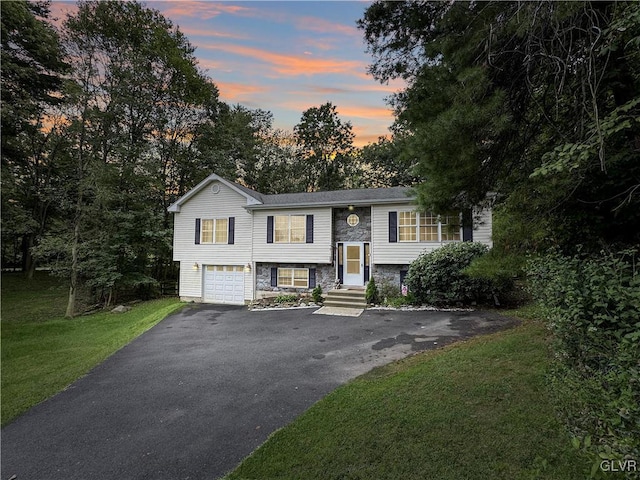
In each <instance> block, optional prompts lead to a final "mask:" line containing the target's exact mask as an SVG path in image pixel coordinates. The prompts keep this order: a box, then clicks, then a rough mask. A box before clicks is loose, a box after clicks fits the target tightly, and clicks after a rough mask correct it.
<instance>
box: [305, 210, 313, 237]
mask: <svg viewBox="0 0 640 480" xmlns="http://www.w3.org/2000/svg"><path fill="white" fill-rule="evenodd" d="M306 236H307V243H313V215H307V235H306Z"/></svg>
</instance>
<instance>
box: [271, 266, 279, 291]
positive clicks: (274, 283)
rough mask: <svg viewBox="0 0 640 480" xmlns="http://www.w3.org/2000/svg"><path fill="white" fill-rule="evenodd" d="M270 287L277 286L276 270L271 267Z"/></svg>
mask: <svg viewBox="0 0 640 480" xmlns="http://www.w3.org/2000/svg"><path fill="white" fill-rule="evenodd" d="M271 286H272V287H277V286H278V269H277V268H276V267H271Z"/></svg>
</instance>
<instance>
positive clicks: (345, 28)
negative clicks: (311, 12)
mask: <svg viewBox="0 0 640 480" xmlns="http://www.w3.org/2000/svg"><path fill="white" fill-rule="evenodd" d="M295 25H296V28H298V29H299V30H304V31H308V32H315V33H326V34H331V35H335V34H340V35H347V36H356V37H358V38H360V32H359V31H358V29H357V28H356V26H355V25H345V24H344V23H336V22H331V21H329V20H324V19H322V18H318V17H296V18H295Z"/></svg>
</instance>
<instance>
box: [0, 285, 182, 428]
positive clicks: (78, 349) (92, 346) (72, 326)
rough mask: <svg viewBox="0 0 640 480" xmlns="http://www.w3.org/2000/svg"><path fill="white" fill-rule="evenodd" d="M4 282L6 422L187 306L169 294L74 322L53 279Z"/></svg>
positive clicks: (4, 415) (4, 389)
mask: <svg viewBox="0 0 640 480" xmlns="http://www.w3.org/2000/svg"><path fill="white" fill-rule="evenodd" d="M2 280H3V281H2V335H1V338H2V415H1V421H2V425H5V424H6V423H8V422H9V421H11V420H12V419H14V418H15V417H16V416H18V415H20V414H21V413H23V412H25V411H26V410H28V409H29V408H30V407H32V406H33V405H35V404H37V403H39V402H41V401H42V400H45V399H46V398H48V397H50V396H51V395H54V394H55V393H57V392H59V391H61V390H62V389H64V388H65V387H66V386H68V385H69V384H71V383H72V382H73V381H75V380H76V379H78V378H79V377H81V376H82V375H84V374H86V373H87V372H88V371H89V370H91V369H92V368H93V367H95V366H96V365H98V364H99V363H100V362H102V361H103V360H104V359H106V358H107V357H108V356H109V355H111V354H112V353H113V352H115V351H117V350H118V349H120V348H122V347H123V346H124V345H126V344H127V343H129V342H130V341H131V340H133V339H134V338H135V337H137V336H138V335H140V334H141V333H143V332H145V331H146V330H148V329H149V328H151V327H152V326H154V325H155V324H157V323H158V322H159V321H160V320H162V319H163V318H165V317H166V316H167V315H168V314H170V313H172V312H174V311H175V310H177V309H178V308H179V307H180V306H181V305H182V304H181V303H180V302H179V301H178V299H176V298H169V299H162V300H154V301H150V302H144V303H140V304H138V305H136V306H134V308H133V309H132V310H131V311H129V312H127V313H123V314H111V313H108V312H102V313H96V314H93V315H88V316H81V317H77V318H74V319H72V320H69V319H65V318H63V315H64V310H65V305H66V298H65V295H66V289H60V288H59V287H58V288H57V287H56V286H55V284H52V280H51V279H50V278H42V277H40V278H36V280H35V282H34V283H33V284H31V283H28V282H26V281H24V280H23V279H21V278H18V276H15V277H14V276H5V275H3V278H2ZM40 288H43V290H41V294H40V295H41V296H42V298H40V296H39V294H38V289H40ZM21 292H22V293H21ZM56 292H57V293H56ZM60 296H62V297H63V298H62V299H61V298H59V297H60ZM47 305H49V307H50V312H51V313H50V316H49V318H47V316H46V306H47Z"/></svg>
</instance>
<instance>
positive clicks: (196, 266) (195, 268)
mask: <svg viewBox="0 0 640 480" xmlns="http://www.w3.org/2000/svg"><path fill="white" fill-rule="evenodd" d="M191 268H193V269H194V270H196V271H197V270H198V268H200V265H198V262H196V263H194V264H193V267H191Z"/></svg>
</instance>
